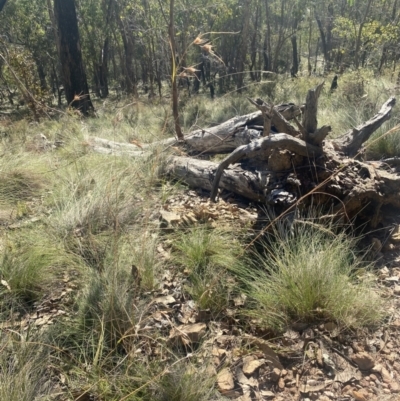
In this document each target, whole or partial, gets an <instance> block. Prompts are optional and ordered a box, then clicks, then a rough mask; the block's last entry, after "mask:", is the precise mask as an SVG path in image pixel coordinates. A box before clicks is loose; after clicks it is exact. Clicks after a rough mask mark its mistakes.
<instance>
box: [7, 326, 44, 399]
mask: <svg viewBox="0 0 400 401" xmlns="http://www.w3.org/2000/svg"><path fill="white" fill-rule="evenodd" d="M30 340H31V339H30V338H29V337H27V335H26V333H23V334H22V333H21V334H20V333H17V332H13V333H1V335H0V349H1V352H0V399H1V400H4V401H32V400H48V399H50V398H47V397H48V396H49V395H50V393H51V390H52V383H51V381H50V380H49V377H48V375H47V374H46V369H47V363H48V361H49V359H48V356H47V352H46V351H47V350H46V348H45V347H43V346H41V345H40V344H38V343H31V342H29V341H30ZM33 340H38V339H37V338H33Z"/></svg>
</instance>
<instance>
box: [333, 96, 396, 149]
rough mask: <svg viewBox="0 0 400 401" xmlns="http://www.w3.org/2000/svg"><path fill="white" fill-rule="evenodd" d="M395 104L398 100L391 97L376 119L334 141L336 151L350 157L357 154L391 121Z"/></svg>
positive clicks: (373, 118)
mask: <svg viewBox="0 0 400 401" xmlns="http://www.w3.org/2000/svg"><path fill="white" fill-rule="evenodd" d="M395 104H396V99H395V98H394V97H391V98H390V99H389V100H388V101H386V103H385V104H384V105H383V106H382V107H381V109H380V110H379V112H378V113H377V114H376V115H375V116H374V117H372V118H371V119H370V120H368V121H367V122H365V123H364V124H361V125H359V126H358V127H356V128H353V129H351V130H350V131H348V132H347V133H346V134H344V135H342V136H341V137H339V138H338V139H336V140H334V141H333V144H334V146H335V149H336V150H338V151H341V152H344V153H346V155H348V156H354V155H355V154H357V152H358V151H359V150H360V148H361V146H362V144H363V143H364V142H366V141H367V140H368V139H369V138H370V136H371V135H372V134H373V133H374V132H375V131H376V130H377V129H378V128H379V127H380V126H381V125H382V124H383V123H384V122H385V121H387V120H389V118H390V117H391V112H392V109H393V107H394V105H395Z"/></svg>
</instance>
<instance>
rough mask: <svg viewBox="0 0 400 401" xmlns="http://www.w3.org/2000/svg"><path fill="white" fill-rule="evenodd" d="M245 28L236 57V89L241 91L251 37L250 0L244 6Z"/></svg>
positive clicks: (243, 28) (246, 0)
mask: <svg viewBox="0 0 400 401" xmlns="http://www.w3.org/2000/svg"><path fill="white" fill-rule="evenodd" d="M242 18H243V26H242V32H241V35H240V36H241V37H240V45H239V49H238V52H237V55H236V73H237V76H236V88H237V90H238V92H240V91H241V89H242V87H243V82H244V74H245V72H244V70H245V61H246V55H247V40H248V36H249V24H250V0H245V3H244V5H243V17H242Z"/></svg>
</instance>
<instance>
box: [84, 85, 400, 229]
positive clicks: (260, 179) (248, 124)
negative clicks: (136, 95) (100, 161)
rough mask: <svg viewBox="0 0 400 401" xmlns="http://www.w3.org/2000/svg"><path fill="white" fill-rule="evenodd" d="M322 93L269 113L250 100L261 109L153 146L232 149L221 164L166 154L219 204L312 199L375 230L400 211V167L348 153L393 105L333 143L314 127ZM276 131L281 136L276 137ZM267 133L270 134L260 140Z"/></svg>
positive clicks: (140, 152)
mask: <svg viewBox="0 0 400 401" xmlns="http://www.w3.org/2000/svg"><path fill="white" fill-rule="evenodd" d="M321 91H322V84H320V85H318V86H317V87H316V88H315V89H313V90H311V91H309V92H308V95H307V99H306V105H305V106H304V107H298V106H295V105H279V106H275V107H274V108H271V107H272V106H269V105H267V104H266V103H265V102H263V101H262V100H261V99H258V100H257V101H252V103H253V104H255V106H256V107H257V108H261V109H262V110H263V111H257V112H255V113H251V114H248V115H246V116H241V117H235V118H233V119H231V120H228V121H226V122H225V123H223V124H220V125H218V126H216V127H211V128H207V129H202V130H196V131H194V132H193V133H191V134H189V135H188V136H187V137H186V138H185V141H184V142H180V143H177V141H176V140H175V139H174V138H172V139H171V140H168V141H163V142H159V143H156V144H155V145H157V144H158V145H159V144H162V145H163V146H164V149H165V150H167V149H168V146H169V145H177V146H179V147H181V148H182V149H183V151H184V152H186V153H188V154H199V153H201V154H203V153H209V154H213V153H214V154H215V153H228V152H231V153H230V154H228V156H227V157H225V159H224V160H223V161H222V162H221V163H214V162H211V161H208V160H200V159H198V158H195V157H188V156H184V157H183V156H176V155H173V154H171V153H169V155H168V156H167V161H166V167H165V173H166V175H167V176H168V177H170V178H172V179H176V180H179V181H183V182H185V183H187V184H188V185H189V186H191V187H194V188H202V189H205V190H207V191H210V193H211V198H212V200H215V201H216V200H217V195H218V189H221V190H226V191H229V192H232V193H234V194H237V195H240V196H242V197H245V198H247V199H249V200H251V201H256V202H261V203H263V204H267V205H271V206H274V207H278V206H279V207H280V208H283V209H285V208H287V207H290V206H291V205H293V203H294V202H297V201H298V200H299V199H300V198H301V199H303V200H304V202H303V203H304V205H306V204H307V201H306V199H310V200H311V199H313V203H314V205H315V204H322V205H324V206H327V207H330V208H331V209H332V210H333V211H334V212H335V213H345V214H346V215H348V216H350V217H351V216H354V215H357V216H359V217H363V216H364V217H365V218H366V219H368V220H369V223H370V225H371V226H374V227H376V226H377V225H378V224H379V221H380V217H381V215H382V213H383V212H382V211H383V210H384V208H385V207H386V206H391V207H395V208H400V172H398V171H397V170H395V169H394V168H396V166H399V165H400V162H399V161H398V159H397V158H392V159H387V160H384V161H377V162H362V161H359V160H356V159H354V158H352V157H351V156H354V155H356V154H357V153H358V152H359V151H360V149H361V147H362V146H363V144H364V143H365V141H367V140H368V139H369V138H370V136H371V135H372V133H373V132H374V131H375V130H376V129H377V128H379V127H380V126H381V125H382V124H383V122H384V121H386V120H387V119H389V118H390V114H391V110H392V108H393V107H394V105H395V102H396V101H395V99H394V98H390V99H389V100H388V101H387V102H386V103H385V104H384V105H383V106H382V108H381V109H380V111H379V112H378V113H377V114H376V115H375V116H374V117H373V118H371V119H370V120H368V121H367V122H365V123H364V124H362V125H360V126H359V127H357V128H355V129H352V130H351V131H349V132H348V133H346V134H345V135H343V136H342V137H339V138H338V139H335V140H328V139H327V136H328V135H329V133H330V131H331V128H330V127H329V126H323V127H321V128H318V125H317V103H318V97H319V96H320V95H321ZM300 111H303V112H304V115H303V118H302V123H299V122H298V121H297V118H296V117H297V116H299V113H300ZM265 118H268V119H270V121H265ZM288 118H290V119H291V120H293V121H294V122H295V124H296V126H297V129H296V128H295V127H294V126H292V125H291V124H290V122H289V121H288ZM274 119H275V120H274ZM270 125H271V129H269V127H270ZM277 127H279V129H280V130H282V131H283V132H279V133H276V132H275V129H276V128H277ZM266 130H269V132H268V135H266V136H263V133H264V134H265V132H266ZM294 133H295V134H294ZM89 143H90V144H91V146H92V148H93V150H94V151H97V152H102V153H114V154H128V155H130V156H132V157H141V156H145V155H151V145H147V146H142V149H140V148H138V147H137V146H135V145H132V144H118V143H115V142H112V141H106V140H101V139H99V138H90V140H89ZM174 149H176V147H174ZM393 166H394V168H393Z"/></svg>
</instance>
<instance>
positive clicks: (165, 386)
mask: <svg viewBox="0 0 400 401" xmlns="http://www.w3.org/2000/svg"><path fill="white" fill-rule="evenodd" d="M214 383H215V377H213V376H210V374H209V373H207V372H206V371H205V369H204V368H199V367H195V366H192V365H191V364H189V363H180V364H178V365H176V366H174V367H173V368H171V369H170V370H169V372H168V373H167V374H165V375H163V376H162V377H161V378H160V379H159V380H158V381H157V383H156V385H155V389H154V394H153V396H152V399H153V400H154V401H209V400H211V399H214V400H216V399H219V398H217V397H218V396H217V395H216V394H215V390H214ZM213 396H214V397H213Z"/></svg>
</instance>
